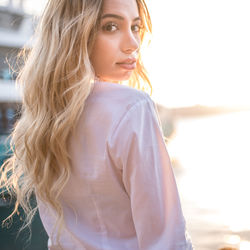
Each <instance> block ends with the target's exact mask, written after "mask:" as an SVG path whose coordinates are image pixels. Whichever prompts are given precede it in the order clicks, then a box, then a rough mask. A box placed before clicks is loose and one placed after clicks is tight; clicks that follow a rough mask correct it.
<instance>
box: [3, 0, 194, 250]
mask: <svg viewBox="0 0 250 250" xmlns="http://www.w3.org/2000/svg"><path fill="white" fill-rule="evenodd" d="M146 31H149V32H150V31H151V22H150V16H149V13H148V10H147V7H146V4H145V2H144V0H126V1H124V0H72V1H69V0H49V1H48V4H47V6H46V9H45V11H44V13H43V15H42V18H41V22H40V25H39V28H38V31H37V37H36V43H35V45H34V47H33V49H32V51H31V52H30V54H29V56H28V60H27V61H26V63H25V66H24V68H23V70H22V72H21V73H20V75H19V77H18V80H19V82H21V83H22V84H23V111H22V117H21V119H20V120H19V121H18V123H17V124H16V126H15V130H14V131H13V134H12V142H13V148H14V154H13V156H12V157H11V158H10V159H9V160H8V161H7V162H6V163H5V165H4V166H3V168H2V172H3V173H2V177H1V186H2V187H3V186H4V187H5V188H8V190H10V191H11V192H14V193H15V195H16V198H17V203H16V204H17V206H18V204H20V205H21V206H22V207H23V209H24V210H25V212H26V214H27V220H26V225H29V224H30V222H31V219H32V217H33V215H34V213H35V212H36V208H35V209H32V208H31V207H30V205H29V198H30V196H31V195H32V194H33V193H35V195H36V198H37V203H38V209H39V213H40V217H41V220H42V222H43V224H44V227H45V229H46V231H47V233H48V235H49V242H48V247H49V249H70V250H71V249H79V250H80V249H87V250H97V249H98V250H102V249H103V250H104V249H109V250H112V249H114V250H123V249H124V250H125V249H129V250H136V249H143V250H149V249H150V250H161V249H162V250H163V249H164V250H165V249H166V250H167V249H168V250H175V249H176V250H182V249H183V250H184V249H185V250H186V249H192V245H191V243H190V240H189V239H188V238H187V234H186V231H185V220H184V218H183V214H182V210H181V205H180V200H179V196H178V191H177V187H176V182H175V178H174V174H173V171H172V168H171V164H170V160H169V156H168V153H167V150H166V146H165V143H164V139H163V133H162V130H161V127H160V122H159V119H158V115H157V111H156V109H155V104H154V103H153V101H152V100H151V98H150V96H149V94H147V93H146V92H144V91H143V89H145V88H146V87H145V86H143V85H140V80H144V83H148V84H149V81H148V78H147V75H146V72H145V70H144V67H143V65H142V62H141V58H140V45H141V42H142V40H143V36H144V34H145V32H146ZM125 80H129V86H127V85H122V84H121V82H122V81H125ZM149 86H151V85H150V84H149ZM132 87H134V88H132ZM136 88H137V89H136ZM10 173H11V175H9V174H10ZM17 206H16V210H17ZM16 210H15V211H14V212H13V213H15V212H16Z"/></svg>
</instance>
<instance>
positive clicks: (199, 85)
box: [146, 0, 250, 106]
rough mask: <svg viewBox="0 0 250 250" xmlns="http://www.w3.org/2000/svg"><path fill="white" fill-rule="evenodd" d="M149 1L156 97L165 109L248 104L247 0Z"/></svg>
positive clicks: (150, 61)
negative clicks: (199, 105) (188, 106)
mask: <svg viewBox="0 0 250 250" xmlns="http://www.w3.org/2000/svg"><path fill="white" fill-rule="evenodd" d="M147 2H148V4H149V9H150V10H151V15H152V20H153V32H154V33H153V39H152V48H151V50H150V52H149V53H150V57H149V59H148V61H147V64H146V65H148V70H149V72H150V75H151V79H152V83H153V86H154V98H155V99H156V100H158V101H159V102H160V103H163V104H166V105H168V106H183V105H185V106H186V105H194V104H203V105H210V106H216V105H230V106H232V105H243V106H244V105H247V106H249V105H250V98H249V91H248V90H249V84H250V74H249V69H250V46H249V44H250V33H249V32H247V31H248V30H249V23H250V15H249V8H250V2H249V1H248V0H239V1H227V0H220V1H218V0H210V1H200V0H191V1H185V0H180V1H165V0H158V1H147Z"/></svg>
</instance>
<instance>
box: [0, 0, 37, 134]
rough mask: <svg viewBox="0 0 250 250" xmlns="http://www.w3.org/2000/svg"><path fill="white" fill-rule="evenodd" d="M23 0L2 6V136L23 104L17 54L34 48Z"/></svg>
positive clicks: (0, 89)
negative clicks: (18, 76)
mask: <svg viewBox="0 0 250 250" xmlns="http://www.w3.org/2000/svg"><path fill="white" fill-rule="evenodd" d="M23 4H24V1H23V0H19V1H17V0H15V1H12V0H8V1H5V5H0V134H5V133H8V131H9V129H10V128H11V127H12V124H13V122H14V120H15V114H16V110H17V109H18V107H19V104H20V100H21V98H20V93H19V92H18V91H17V89H16V87H15V79H16V75H17V71H18V65H17V61H16V60H17V55H18V53H19V52H20V50H21V48H22V47H23V46H24V45H25V46H27V47H31V43H32V42H31V37H32V34H33V32H34V22H33V17H32V16H31V15H29V14H27V13H25V11H24V9H23Z"/></svg>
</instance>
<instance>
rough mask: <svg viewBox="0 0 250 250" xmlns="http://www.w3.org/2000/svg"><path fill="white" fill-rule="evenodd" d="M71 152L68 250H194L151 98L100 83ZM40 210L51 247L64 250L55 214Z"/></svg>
mask: <svg viewBox="0 0 250 250" xmlns="http://www.w3.org/2000/svg"><path fill="white" fill-rule="evenodd" d="M69 152H70V156H71V159H72V162H71V163H72V174H71V177H70V179H69V182H68V183H67V184H66V187H65V188H64V190H63V192H62V195H61V203H62V206H63V211H64V219H65V229H64V230H63V231H62V234H61V236H60V245H61V247H62V249H65V250H72V249H76V250H81V249H87V250H139V249H141V250H189V249H192V244H191V242H190V239H189V238H188V235H187V233H186V227H185V219H184V217H183V213H182V209H181V204H180V199H179V194H178V190H177V186H176V181H175V177H174V173H173V170H172V167H171V163H170V159H169V155H168V152H167V149H166V145H165V142H164V139H163V132H162V128H161V123H160V120H159V116H158V113H157V109H156V106H155V103H154V102H153V101H152V99H151V98H150V96H149V95H148V94H147V93H145V92H143V91H140V90H136V89H134V88H131V87H128V86H125V85H120V84H114V83H108V82H95V83H94V87H93V90H92V92H91V94H90V95H89V96H88V98H87V100H86V103H85V108H84V111H83V112H82V114H81V116H80V119H79V121H78V124H77V127H76V133H75V134H74V135H72V136H71V137H70V140H69ZM38 207H39V213H40V217H41V220H42V222H43V225H44V227H45V230H46V231H47V233H48V236H49V243H48V247H49V249H51V250H55V249H56V250H57V249H60V246H58V245H57V240H56V236H57V232H54V233H53V227H54V225H55V216H54V212H53V210H52V209H51V208H50V207H49V206H48V205H47V204H44V203H42V202H41V201H38Z"/></svg>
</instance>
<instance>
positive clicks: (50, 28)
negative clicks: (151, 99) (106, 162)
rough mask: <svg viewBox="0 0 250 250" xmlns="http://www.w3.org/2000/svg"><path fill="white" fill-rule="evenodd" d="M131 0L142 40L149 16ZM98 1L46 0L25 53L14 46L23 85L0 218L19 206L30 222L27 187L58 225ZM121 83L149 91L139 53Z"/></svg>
mask: <svg viewBox="0 0 250 250" xmlns="http://www.w3.org/2000/svg"><path fill="white" fill-rule="evenodd" d="M136 2H137V4H138V9H139V15H140V17H141V19H142V23H143V27H144V28H143V29H142V31H141V34H140V35H141V40H143V38H144V34H145V33H146V32H149V33H151V20H150V16H149V12H148V9H147V7H146V4H145V2H144V0H136ZM102 4H103V1H102V0H73V1H71V0H49V1H48V2H47V5H46V7H45V10H44V12H43V14H42V16H41V18H40V21H39V24H38V26H37V29H36V33H35V40H34V46H33V48H32V49H31V50H29V51H28V54H27V53H26V52H27V51H25V50H23V51H22V55H23V56H22V58H25V63H24V66H23V68H22V69H21V71H20V73H19V75H18V77H17V82H18V84H21V86H22V87H21V88H22V92H23V100H22V111H21V112H22V114H21V118H20V119H19V120H18V122H17V123H16V124H15V126H14V129H13V132H12V134H11V146H12V150H13V154H12V156H11V157H10V158H9V159H8V160H7V161H5V163H4V164H3V165H2V167H1V170H0V171H1V177H0V188H4V189H5V190H7V191H8V192H9V193H10V195H12V197H13V196H14V198H15V201H16V203H15V207H14V210H13V212H12V214H11V215H10V216H9V217H8V218H7V219H6V220H8V219H10V218H12V216H13V215H14V214H15V213H16V212H17V211H18V207H19V205H20V206H21V207H22V209H23V210H24V212H25V214H26V217H25V223H24V225H23V227H22V228H21V230H22V229H24V228H26V227H27V226H28V227H30V225H31V221H32V218H33V216H34V215H35V213H36V211H37V206H35V207H34V206H32V205H31V203H30V200H31V197H32V195H33V194H35V195H36V197H38V198H39V199H41V200H42V201H44V202H46V203H47V204H49V205H50V206H51V207H52V208H53V209H54V210H55V211H56V213H57V215H58V218H57V223H56V224H57V225H59V226H60V227H61V226H62V223H63V210H62V206H61V204H60V202H59V197H60V194H61V192H62V190H63V188H64V187H65V184H66V183H67V181H68V179H69V177H70V174H71V163H70V155H69V152H68V148H67V142H68V138H69V135H70V134H71V133H72V132H73V131H74V128H75V125H76V124H77V121H78V119H79V116H80V114H81V112H82V111H83V108H84V104H85V100H86V98H87V97H88V96H89V94H90V92H91V90H92V87H93V79H94V77H95V74H94V70H93V67H92V65H91V62H90V59H89V57H90V53H91V46H92V45H93V43H94V41H95V35H96V33H97V31H98V28H99V19H100V15H101V13H102ZM76 55H77V56H76ZM141 80H143V81H141ZM140 82H143V84H144V85H140ZM129 85H130V86H132V87H136V88H138V89H141V90H143V89H144V87H145V86H146V85H148V86H150V88H151V90H152V87H151V85H150V82H149V79H148V77H147V73H146V71H145V68H144V66H143V64H142V61H141V57H140V56H139V61H138V65H137V68H136V69H135V71H134V72H133V74H132V76H131V79H130V81H129Z"/></svg>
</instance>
